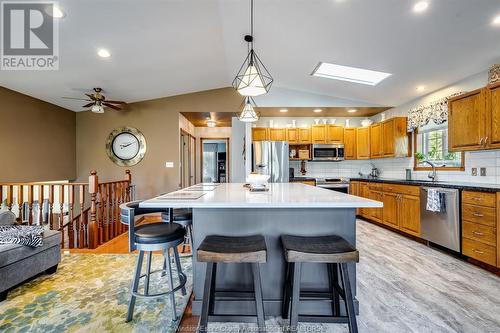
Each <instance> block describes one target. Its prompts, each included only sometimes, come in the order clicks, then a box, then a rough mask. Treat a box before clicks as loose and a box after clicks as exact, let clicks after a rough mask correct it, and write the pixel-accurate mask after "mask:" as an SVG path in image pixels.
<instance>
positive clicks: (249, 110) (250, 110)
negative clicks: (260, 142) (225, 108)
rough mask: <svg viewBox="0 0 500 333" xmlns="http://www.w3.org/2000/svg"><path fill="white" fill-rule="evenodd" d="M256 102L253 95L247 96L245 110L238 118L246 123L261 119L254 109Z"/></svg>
mask: <svg viewBox="0 0 500 333" xmlns="http://www.w3.org/2000/svg"><path fill="white" fill-rule="evenodd" d="M254 106H256V105H255V102H254V100H253V98H252V97H245V100H244V106H243V111H241V112H240V114H238V119H239V120H240V121H243V122H245V123H253V122H256V121H257V120H259V114H258V113H257V112H256V111H255V109H254Z"/></svg>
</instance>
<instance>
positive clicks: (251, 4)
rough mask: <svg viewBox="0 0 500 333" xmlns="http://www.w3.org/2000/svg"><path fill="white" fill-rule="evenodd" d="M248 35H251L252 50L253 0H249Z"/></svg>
mask: <svg viewBox="0 0 500 333" xmlns="http://www.w3.org/2000/svg"><path fill="white" fill-rule="evenodd" d="M250 36H252V41H251V48H252V50H253V0H250Z"/></svg>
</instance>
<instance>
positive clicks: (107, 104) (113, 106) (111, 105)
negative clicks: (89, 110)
mask: <svg viewBox="0 0 500 333" xmlns="http://www.w3.org/2000/svg"><path fill="white" fill-rule="evenodd" d="M102 105H104V106H107V107H110V108H112V109H114V110H121V109H122V108H119V107H117V106H116V105H113V104H109V103H102Z"/></svg>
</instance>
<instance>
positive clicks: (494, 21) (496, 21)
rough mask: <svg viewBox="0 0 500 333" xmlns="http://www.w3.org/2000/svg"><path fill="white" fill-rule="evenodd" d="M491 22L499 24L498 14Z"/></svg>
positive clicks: (499, 17)
mask: <svg viewBox="0 0 500 333" xmlns="http://www.w3.org/2000/svg"><path fill="white" fill-rule="evenodd" d="M491 23H493V25H500V15H498V16H497V17H495V18H494V19H493V21H492V22H491Z"/></svg>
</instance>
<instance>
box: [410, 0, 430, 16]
mask: <svg viewBox="0 0 500 333" xmlns="http://www.w3.org/2000/svg"><path fill="white" fill-rule="evenodd" d="M428 7H429V3H428V2H427V1H419V2H417V3H416V4H415V6H413V11H414V12H415V13H421V12H423V11H425V10H426V9H427V8H428Z"/></svg>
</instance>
